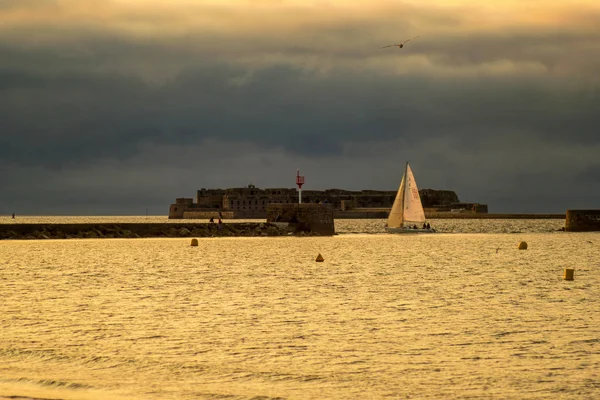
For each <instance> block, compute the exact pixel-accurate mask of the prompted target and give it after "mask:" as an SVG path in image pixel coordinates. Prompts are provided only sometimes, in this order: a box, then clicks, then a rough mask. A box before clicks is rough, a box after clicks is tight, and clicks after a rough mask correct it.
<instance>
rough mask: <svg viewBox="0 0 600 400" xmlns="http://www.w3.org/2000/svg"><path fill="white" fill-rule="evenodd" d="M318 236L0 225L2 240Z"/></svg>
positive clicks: (230, 229) (221, 229)
mask: <svg viewBox="0 0 600 400" xmlns="http://www.w3.org/2000/svg"><path fill="white" fill-rule="evenodd" d="M294 234H296V235H301V236H304V235H310V236H318V235H320V233H319V232H310V231H307V232H304V231H303V232H296V231H294V230H290V229H287V228H285V227H280V226H276V225H274V224H269V223H264V222H261V223H258V222H252V223H235V222H234V223H231V222H230V223H224V224H217V223H213V224H211V223H201V224H194V223H164V224H147V223H146V224H144V223H123V224H0V240H1V239H93V238H150V237H219V236H282V235H294Z"/></svg>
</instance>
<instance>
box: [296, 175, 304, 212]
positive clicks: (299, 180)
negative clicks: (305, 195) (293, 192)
mask: <svg viewBox="0 0 600 400" xmlns="http://www.w3.org/2000/svg"><path fill="white" fill-rule="evenodd" d="M296 185H298V204H302V185H304V177H303V176H300V170H299V169H297V170H296Z"/></svg>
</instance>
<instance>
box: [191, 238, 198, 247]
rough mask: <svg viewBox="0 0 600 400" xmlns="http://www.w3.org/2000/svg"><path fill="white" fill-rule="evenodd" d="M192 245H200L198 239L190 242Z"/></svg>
mask: <svg viewBox="0 0 600 400" xmlns="http://www.w3.org/2000/svg"><path fill="white" fill-rule="evenodd" d="M190 245H191V246H194V247H195V246H198V239H192V243H190Z"/></svg>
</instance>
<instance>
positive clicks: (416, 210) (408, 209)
mask: <svg viewBox="0 0 600 400" xmlns="http://www.w3.org/2000/svg"><path fill="white" fill-rule="evenodd" d="M405 222H410V223H417V222H418V223H423V222H425V212H424V211H423V205H422V204H421V196H419V188H418V187H417V182H416V181H415V176H414V175H413V172H412V169H410V166H409V165H408V163H406V168H405V169H404V175H403V176H402V181H401V182H400V188H399V189H398V193H396V199H395V200H394V204H393V205H392V209H391V210H390V215H389V216H388V221H387V226H388V228H400V227H402V226H403V225H404V223H405Z"/></svg>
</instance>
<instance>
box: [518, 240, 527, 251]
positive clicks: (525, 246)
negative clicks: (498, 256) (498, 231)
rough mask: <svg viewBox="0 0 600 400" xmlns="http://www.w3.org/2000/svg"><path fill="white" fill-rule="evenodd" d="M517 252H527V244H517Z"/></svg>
mask: <svg viewBox="0 0 600 400" xmlns="http://www.w3.org/2000/svg"><path fill="white" fill-rule="evenodd" d="M519 250H527V242H521V243H519Z"/></svg>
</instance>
